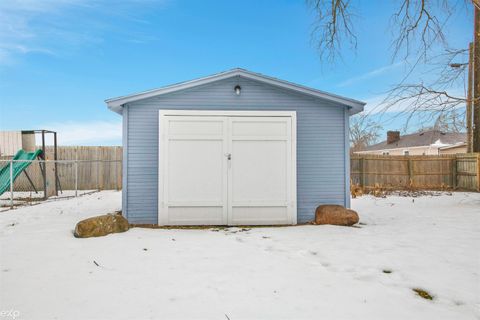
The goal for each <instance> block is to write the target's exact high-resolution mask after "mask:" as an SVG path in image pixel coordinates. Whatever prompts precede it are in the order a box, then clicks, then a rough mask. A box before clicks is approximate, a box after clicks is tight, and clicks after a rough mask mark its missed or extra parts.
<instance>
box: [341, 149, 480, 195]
mask: <svg viewBox="0 0 480 320" xmlns="http://www.w3.org/2000/svg"><path fill="white" fill-rule="evenodd" d="M350 175H351V180H352V183H353V184H355V185H358V186H360V187H362V188H363V189H365V190H369V189H374V188H376V187H377V188H378V187H381V188H385V189H392V190H395V189H399V190H402V189H431V190H439V189H451V190H469V191H480V154H479V153H472V154H456V155H438V156H384V155H365V154H353V155H351V161H350Z"/></svg>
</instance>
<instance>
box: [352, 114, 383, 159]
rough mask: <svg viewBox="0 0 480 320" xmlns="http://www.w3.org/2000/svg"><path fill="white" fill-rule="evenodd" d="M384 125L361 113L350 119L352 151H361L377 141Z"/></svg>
mask: <svg viewBox="0 0 480 320" xmlns="http://www.w3.org/2000/svg"><path fill="white" fill-rule="evenodd" d="M381 130H382V126H381V125H380V124H378V123H377V122H375V121H373V120H372V119H371V118H370V117H368V116H367V115H365V114H359V115H356V116H354V117H352V119H351V120H350V146H351V151H353V152H355V151H361V150H364V149H365V147H367V146H369V145H372V144H374V143H376V142H377V141H378V139H379V137H380V131H381Z"/></svg>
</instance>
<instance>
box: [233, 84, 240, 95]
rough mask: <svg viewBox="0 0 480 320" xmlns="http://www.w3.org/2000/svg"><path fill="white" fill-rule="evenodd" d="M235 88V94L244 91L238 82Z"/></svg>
mask: <svg viewBox="0 0 480 320" xmlns="http://www.w3.org/2000/svg"><path fill="white" fill-rule="evenodd" d="M233 90H235V94H236V95H237V96H239V95H240V92H241V91H242V87H240V86H239V85H238V84H237V85H236V86H235V88H233Z"/></svg>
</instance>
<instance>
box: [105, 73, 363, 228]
mask: <svg viewBox="0 0 480 320" xmlns="http://www.w3.org/2000/svg"><path fill="white" fill-rule="evenodd" d="M106 103H107V105H108V108H110V109H111V110H113V111H115V112H117V113H119V114H121V115H122V116H123V152H124V154H123V159H124V161H123V196H122V207H123V214H124V216H125V217H126V218H127V219H128V220H129V222H130V223H137V224H160V225H205V224H208V225H247V224H250V225H271V224H296V223H301V222H307V221H309V220H312V219H313V217H314V213H315V208H316V207H317V206H318V205H320V204H340V205H344V206H346V207H349V206H350V193H349V191H350V190H349V181H350V178H349V176H350V175H349V167H350V166H349V131H348V130H349V116H351V115H353V114H356V113H358V112H361V111H362V110H363V107H364V105H365V103H363V102H360V101H357V100H353V99H349V98H345V97H340V96H338V95H334V94H330V93H326V92H323V91H319V90H316V89H312V88H308V87H305V86H301V85H298V84H294V83H291V82H287V81H284V80H280V79H276V78H273V77H269V76H265V75H262V74H258V73H254V72H250V71H247V70H244V69H233V70H229V71H225V72H221V73H217V74H214V75H211V76H208V77H204V78H200V79H196V80H191V81H186V82H182V83H178V84H174V85H170V86H166V87H163V88H159V89H155V90H150V91H145V92H141V93H137V94H132V95H128V96H123V97H119V98H113V99H108V100H106Z"/></svg>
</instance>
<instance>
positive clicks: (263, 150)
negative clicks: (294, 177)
mask: <svg viewBox="0 0 480 320" xmlns="http://www.w3.org/2000/svg"><path fill="white" fill-rule="evenodd" d="M229 133H230V135H229V139H228V140H229V145H230V150H231V154H232V160H231V168H230V170H229V171H228V172H229V179H228V185H229V190H228V203H229V205H228V221H229V224H231V225H241V224H258V225H261V224H289V223H292V220H291V215H290V213H291V212H290V211H289V209H292V207H291V199H290V195H291V192H290V191H289V188H290V187H291V184H290V179H291V164H292V162H291V147H292V146H291V143H290V141H291V137H290V136H291V118H288V117H231V118H229Z"/></svg>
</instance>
